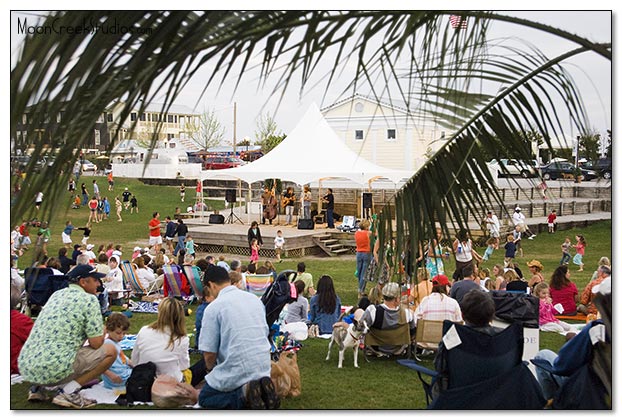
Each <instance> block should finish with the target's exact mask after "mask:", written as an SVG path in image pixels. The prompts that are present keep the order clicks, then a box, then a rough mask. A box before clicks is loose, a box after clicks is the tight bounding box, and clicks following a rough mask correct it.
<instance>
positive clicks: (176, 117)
mask: <svg viewBox="0 0 622 420" xmlns="http://www.w3.org/2000/svg"><path fill="white" fill-rule="evenodd" d="M175 124H177V115H175Z"/></svg>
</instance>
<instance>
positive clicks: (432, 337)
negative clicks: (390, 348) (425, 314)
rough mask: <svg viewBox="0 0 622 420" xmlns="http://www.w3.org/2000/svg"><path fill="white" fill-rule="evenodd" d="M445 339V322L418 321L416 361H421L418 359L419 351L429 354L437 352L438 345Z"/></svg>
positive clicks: (415, 346)
mask: <svg viewBox="0 0 622 420" xmlns="http://www.w3.org/2000/svg"><path fill="white" fill-rule="evenodd" d="M442 339H443V321H433V320H430V319H420V320H419V321H417V332H416V334H415V342H414V343H413V347H414V349H415V359H417V360H419V361H421V359H419V357H417V349H421V350H423V351H424V354H425V351H428V352H436V351H437V350H438V344H439V343H440V341H441V340H442Z"/></svg>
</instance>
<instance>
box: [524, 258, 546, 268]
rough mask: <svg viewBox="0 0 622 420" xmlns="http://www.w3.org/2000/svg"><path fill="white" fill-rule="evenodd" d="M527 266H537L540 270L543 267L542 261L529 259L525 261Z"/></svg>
mask: <svg viewBox="0 0 622 420" xmlns="http://www.w3.org/2000/svg"><path fill="white" fill-rule="evenodd" d="M527 267H537V268H539V269H540V270H542V269H543V268H544V266H543V265H542V263H541V262H540V261H538V260H531V261H529V262H528V263H527Z"/></svg>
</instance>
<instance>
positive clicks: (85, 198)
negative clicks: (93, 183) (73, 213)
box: [80, 182, 89, 206]
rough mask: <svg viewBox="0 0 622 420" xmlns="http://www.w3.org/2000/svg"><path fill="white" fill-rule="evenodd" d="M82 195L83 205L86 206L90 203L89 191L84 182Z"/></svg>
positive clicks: (81, 187)
mask: <svg viewBox="0 0 622 420" xmlns="http://www.w3.org/2000/svg"><path fill="white" fill-rule="evenodd" d="M80 194H81V195H82V205H83V206H86V203H88V201H89V190H87V189H86V184H85V183H84V182H83V183H82V185H80Z"/></svg>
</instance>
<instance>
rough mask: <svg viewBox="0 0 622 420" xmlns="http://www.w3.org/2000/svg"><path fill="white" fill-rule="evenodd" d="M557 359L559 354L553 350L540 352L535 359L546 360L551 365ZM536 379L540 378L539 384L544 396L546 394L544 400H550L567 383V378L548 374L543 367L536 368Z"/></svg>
mask: <svg viewBox="0 0 622 420" xmlns="http://www.w3.org/2000/svg"><path fill="white" fill-rule="evenodd" d="M556 358H557V354H556V353H555V352H553V351H551V350H547V349H545V350H540V351H539V352H538V353H537V354H536V357H534V359H540V360H546V361H548V362H549V363H550V364H551V365H552V364H553V362H555V359H556ZM536 377H537V378H538V382H539V383H540V386H541V387H542V394H544V398H546V399H547V400H550V399H551V398H553V397H554V396H555V394H556V393H557V390H558V389H559V387H560V386H562V384H563V383H564V382H565V381H566V379H567V378H566V377H563V376H558V375H553V374H552V373H551V372H548V371H546V370H544V369H542V368H541V367H537V366H536Z"/></svg>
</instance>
